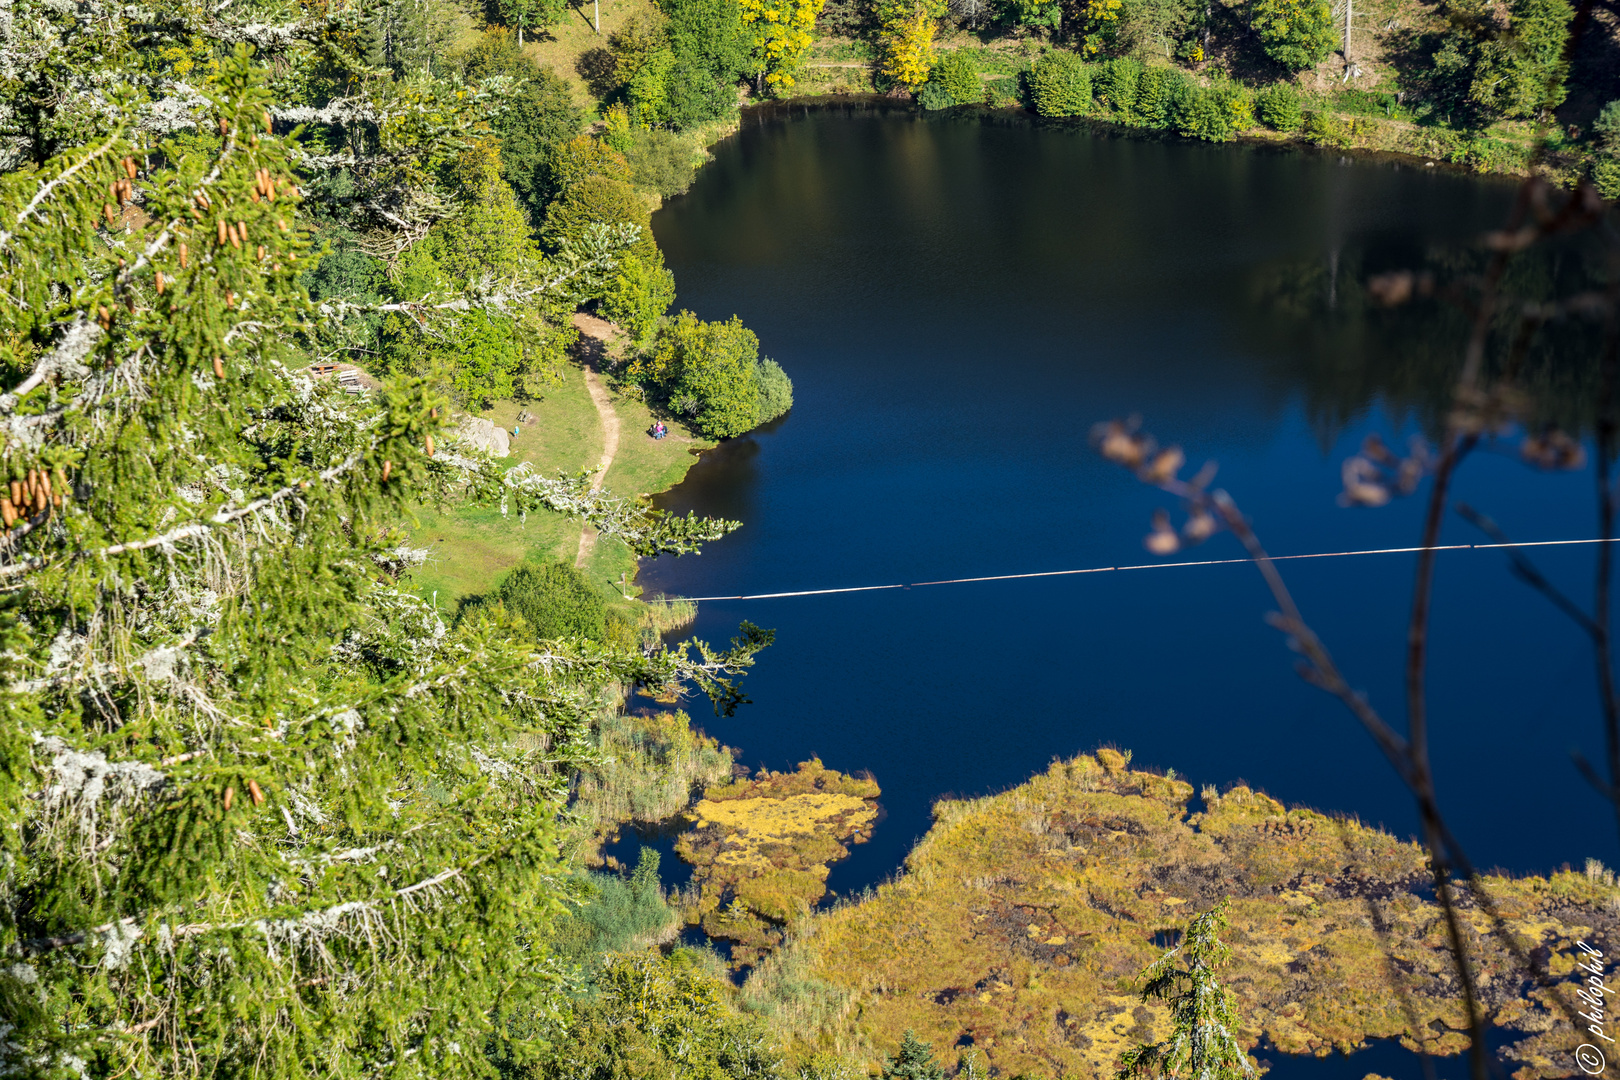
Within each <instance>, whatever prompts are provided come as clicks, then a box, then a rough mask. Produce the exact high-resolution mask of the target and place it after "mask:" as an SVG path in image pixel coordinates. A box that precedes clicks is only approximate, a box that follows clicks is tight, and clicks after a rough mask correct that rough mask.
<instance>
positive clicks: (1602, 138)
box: [1592, 101, 1620, 154]
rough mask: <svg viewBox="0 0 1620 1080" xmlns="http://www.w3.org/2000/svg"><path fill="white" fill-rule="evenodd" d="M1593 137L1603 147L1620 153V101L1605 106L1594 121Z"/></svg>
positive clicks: (1611, 151) (1610, 151)
mask: <svg viewBox="0 0 1620 1080" xmlns="http://www.w3.org/2000/svg"><path fill="white" fill-rule="evenodd" d="M1592 137H1593V138H1594V139H1596V140H1597V144H1598V146H1599V147H1600V148H1601V149H1603V150H1606V151H1608V152H1609V153H1611V154H1613V153H1620V101H1611V102H1609V103H1608V104H1607V105H1605V106H1603V111H1602V112H1600V113H1598V116H1597V119H1596V120H1594V121H1592Z"/></svg>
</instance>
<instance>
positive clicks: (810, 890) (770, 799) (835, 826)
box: [675, 760, 881, 966]
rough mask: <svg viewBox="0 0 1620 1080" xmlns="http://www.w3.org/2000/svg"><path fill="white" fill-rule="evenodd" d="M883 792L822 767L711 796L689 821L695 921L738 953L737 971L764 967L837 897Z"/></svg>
mask: <svg viewBox="0 0 1620 1080" xmlns="http://www.w3.org/2000/svg"><path fill="white" fill-rule="evenodd" d="M879 794H881V792H880V791H879V789H878V785H877V784H876V782H874V781H873V780H871V779H870V778H864V779H863V778H861V777H855V776H846V775H845V774H843V773H841V772H837V771H835V770H833V769H829V768H827V767H825V766H824V765H822V763H821V762H820V761H819V760H811V761H804V762H800V763H799V767H798V769H797V770H796V771H794V772H772V771H770V770H769V769H766V770H764V771H762V772H761V773H760V774H759V775H758V776H756V777H754V778H752V779H747V778H739V779H737V780H734V781H733V782H731V783H729V784H722V785H718V786H715V787H710V788H708V789H706V790H705V791H704V793H703V798H702V799H700V800H698V802H697V803H696V804H695V805H693V806H692V808H691V809H690V810H688V811H687V813H686V819H687V821H688V823H689V824H690V826H691V827H690V828H689V829H688V830H687V831H686V832H683V833H682V834H681V836H680V837H679V839H677V840H676V842H675V851H676V853H677V854H679V855H680V857H681V858H682V859H685V860H686V861H687V862H689V863H691V864H692V867H693V869H692V883H691V885H690V886H689V888H688V894H689V900H688V903H687V918H688V920H689V921H692V922H696V923H699V924H701V925H702V927H703V931H704V933H706V934H708V935H709V936H710V937H713V938H722V939H725V940H728V941H730V942H731V943H732V949H731V958H732V963H733V964H734V965H737V966H742V965H744V964H751V963H754V962H755V961H756V960H757V959H758V958H759V957H760V956H761V955H762V954H763V953H764V952H765V951H767V950H769V949H772V948H774V947H776V946H778V945H780V944H781V943H782V940H783V932H784V927H785V926H786V924H788V923H789V922H790V921H792V920H794V919H796V918H800V917H802V916H804V915H805V914H806V913H807V912H808V911H809V910H810V909H812V908H814V907H815V906H816V905H817V904H818V903H819V902H820V901H821V898H822V897H823V896H824V895H826V892H827V866H828V864H829V863H833V862H836V861H838V860H839V859H842V858H844V857H845V856H847V855H848V854H849V848H848V847H846V846H845V845H846V844H850V843H856V844H858V843H862V842H863V841H865V840H866V839H867V838H868V837H869V836H870V835H871V827H872V823H873V822H874V821H876V820H877V816H878V805H877V798H878V795H879Z"/></svg>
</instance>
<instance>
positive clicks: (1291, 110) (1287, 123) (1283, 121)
mask: <svg viewBox="0 0 1620 1080" xmlns="http://www.w3.org/2000/svg"><path fill="white" fill-rule="evenodd" d="M1255 105H1256V106H1257V108H1258V112H1259V113H1260V120H1261V122H1262V123H1263V124H1265V125H1266V127H1268V128H1270V129H1271V130H1273V131H1298V130H1299V128H1300V125H1301V124H1303V123H1304V122H1305V114H1304V111H1303V110H1302V109H1301V108H1300V104H1299V94H1298V93H1297V92H1295V90H1294V88H1293V87H1292V86H1289V85H1287V84H1286V83H1273V84H1272V85H1270V86H1268V87H1266V88H1265V89H1264V90H1262V91H1260V93H1258V94H1256V95H1255Z"/></svg>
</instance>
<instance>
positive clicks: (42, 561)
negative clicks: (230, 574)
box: [0, 447, 372, 579]
mask: <svg viewBox="0 0 1620 1080" xmlns="http://www.w3.org/2000/svg"><path fill="white" fill-rule="evenodd" d="M370 449H372V447H367V450H368V451H369V450H370ZM364 459H365V454H364V453H362V452H359V451H357V452H355V453H353V454H350V455H349V456H348V457H347V458H345V459H344V460H343V461H341V462H339V463H338V464H336V465H334V466H332V467H331V468H330V469H325V470H323V471H321V472H319V473H317V474H316V475H315V478H316V479H318V480H320V481H321V482H322V483H330V482H331V481H333V480H336V479H337V478H338V477H340V476H342V475H343V474H344V473H346V472H348V471H349V470H350V469H353V468H354V467H355V466H356V465H358V464H360V462H361V461H363V460H364ZM307 486H308V481H299V482H298V483H296V484H288V485H287V486H286V487H284V488H281V489H280V490H279V491H274V492H271V493H270V494H269V495H265V496H263V497H262V498H258V499H254V500H253V501H252V502H250V503H247V504H246V505H244V506H239V507H237V508H236V509H234V510H221V511H219V512H218V513H216V514H214V515H213V516H212V517H210V518H208V519H207V520H206V521H195V522H192V523H191V524H189V525H182V526H180V527H179V528H177V529H171V530H169V531H168V532H166V533H161V534H159V535H157V536H151V537H147V538H146V539H145V540H131V541H128V542H127V543H123V544H113V545H111V546H109V547H104V548H97V549H96V550H94V551H84V552H76V553H75V556H74V557H75V558H78V559H110V558H112V557H114V556H116V555H128V554H130V553H131V552H136V551H147V550H150V549H152V548H168V547H173V546H174V545H176V544H178V543H180V542H182V541H184V540H193V539H196V538H197V537H200V536H206V535H208V534H209V533H210V532H212V531H213V530H214V529H216V528H219V527H220V526H222V525H229V524H231V523H232V522H236V521H240V520H242V519H243V518H246V517H251V516H252V515H254V514H257V513H258V512H259V511H261V510H264V509H266V508H269V507H274V506H277V505H279V504H281V503H283V502H285V501H286V500H288V499H290V498H292V497H293V496H294V495H296V494H297V493H298V492H300V491H302V490H304V489H305V487H307ZM51 561H52V560H51V559H50V557H49V556H46V555H39V556H36V557H34V558H32V559H28V560H25V561H23V562H15V563H10V564H8V565H5V566H0V579H3V578H8V577H15V576H17V575H18V574H26V573H29V572H30V571H33V570H39V569H42V568H43V567H44V566H46V565H47V564H48V563H49V562H51Z"/></svg>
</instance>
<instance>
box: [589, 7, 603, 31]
mask: <svg viewBox="0 0 1620 1080" xmlns="http://www.w3.org/2000/svg"><path fill="white" fill-rule="evenodd" d="M591 10H592V11H593V12H595V14H596V18H595V20H594V21H593V22H592V23H591V28H592V29H593V30H595V31H596V36H597V37H601V36H602V0H591Z"/></svg>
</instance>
